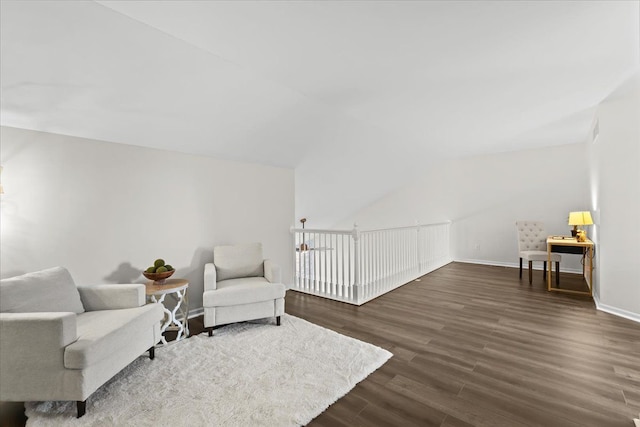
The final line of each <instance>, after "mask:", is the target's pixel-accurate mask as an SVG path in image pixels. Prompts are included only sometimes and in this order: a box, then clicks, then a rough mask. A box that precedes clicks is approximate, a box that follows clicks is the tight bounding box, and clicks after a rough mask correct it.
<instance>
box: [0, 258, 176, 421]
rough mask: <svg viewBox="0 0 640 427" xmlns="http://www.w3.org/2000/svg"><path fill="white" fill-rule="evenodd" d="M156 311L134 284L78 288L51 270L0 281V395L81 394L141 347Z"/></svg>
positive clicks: (151, 335) (153, 332) (155, 337)
mask: <svg viewBox="0 0 640 427" xmlns="http://www.w3.org/2000/svg"><path fill="white" fill-rule="evenodd" d="M163 317H164V312H163V310H162V307H161V306H160V305H159V304H145V288H144V285H140V284H128V285H98V286H90V287H84V286H78V287H76V285H75V284H74V282H73V279H72V277H71V275H70V274H69V272H68V271H67V270H66V269H64V268H62V267H55V268H51V269H48V270H43V271H39V272H35V273H29V274H25V275H22V276H18V277H13V278H9V279H3V280H2V281H0V400H2V401H14V402H15V401H43V400H75V401H77V409H78V417H81V416H82V415H84V412H85V408H86V400H87V398H88V397H89V396H90V395H91V394H92V393H93V392H94V391H95V390H97V389H98V388H99V387H100V386H101V385H102V384H104V383H105V382H106V381H108V380H109V379H110V378H111V377H113V376H114V375H115V374H116V373H118V372H119V371H120V370H122V369H123V368H124V367H126V366H127V365H128V364H129V363H131V362H132V361H133V360H135V359H136V358H137V357H139V356H140V355H141V354H142V353H144V352H145V351H147V350H148V351H149V356H150V357H151V359H153V356H154V351H153V349H154V345H155V344H156V343H157V342H158V341H159V340H160V323H161V320H162V319H163Z"/></svg>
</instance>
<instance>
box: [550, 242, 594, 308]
mask: <svg viewBox="0 0 640 427" xmlns="http://www.w3.org/2000/svg"><path fill="white" fill-rule="evenodd" d="M594 246H595V245H594V243H593V242H592V241H591V240H589V239H587V240H585V241H584V242H578V241H577V240H576V238H575V237H565V238H557V237H554V236H549V237H547V262H548V263H549V265H551V252H561V253H577V254H582V260H583V262H582V275H583V276H584V279H585V281H586V282H587V286H588V287H589V291H575V290H572V289H561V288H558V287H555V288H553V287H551V268H549V270H548V271H547V290H548V291H553V292H564V293H568V294H575V295H588V296H593V248H594ZM554 248H555V250H554ZM556 274H559V273H556Z"/></svg>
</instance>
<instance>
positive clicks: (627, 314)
mask: <svg viewBox="0 0 640 427" xmlns="http://www.w3.org/2000/svg"><path fill="white" fill-rule="evenodd" d="M593 301H594V302H595V303H596V308H597V309H598V310H600V311H604V312H605V313H609V314H613V315H616V316H619V317H624V318H625V319H629V320H633V321H634V322H638V323H640V314H638V313H633V312H631V311H627V310H623V309H621V308H616V307H612V306H610V305H607V304H603V303H601V302H600V299H599V298H598V296H597V295H595V294H594V295H593Z"/></svg>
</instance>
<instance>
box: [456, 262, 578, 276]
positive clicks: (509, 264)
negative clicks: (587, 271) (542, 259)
mask: <svg viewBox="0 0 640 427" xmlns="http://www.w3.org/2000/svg"><path fill="white" fill-rule="evenodd" d="M454 262H466V263H469V264H481V265H493V266H496V267H511V268H520V265H519V264H518V263H517V262H502V261H487V260H483V259H454ZM522 269H523V270H527V269H528V267H527V265H526V263H523V266H522ZM533 269H534V270H541V271H542V264H540V263H535V264H534V265H533ZM560 272H561V273H574V274H582V270H578V269H577V268H566V267H563V266H562V264H560Z"/></svg>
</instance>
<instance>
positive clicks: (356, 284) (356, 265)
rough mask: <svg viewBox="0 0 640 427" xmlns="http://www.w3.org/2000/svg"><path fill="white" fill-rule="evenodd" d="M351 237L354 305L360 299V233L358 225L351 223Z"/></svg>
mask: <svg viewBox="0 0 640 427" xmlns="http://www.w3.org/2000/svg"><path fill="white" fill-rule="evenodd" d="M351 236H352V237H353V254H354V260H353V299H354V300H355V302H356V303H359V299H360V243H359V240H360V231H359V230H358V223H355V222H354V223H353V231H352V232H351Z"/></svg>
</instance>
